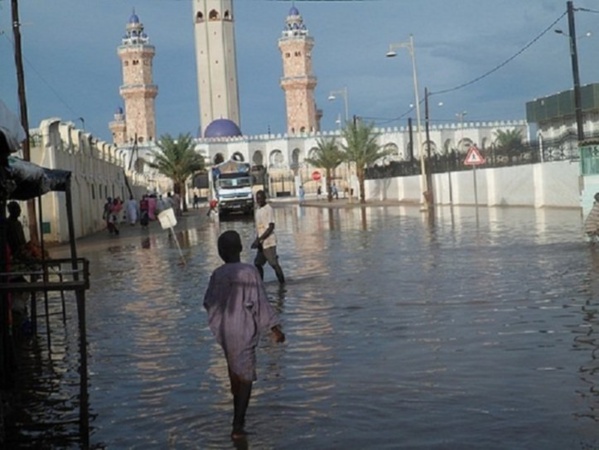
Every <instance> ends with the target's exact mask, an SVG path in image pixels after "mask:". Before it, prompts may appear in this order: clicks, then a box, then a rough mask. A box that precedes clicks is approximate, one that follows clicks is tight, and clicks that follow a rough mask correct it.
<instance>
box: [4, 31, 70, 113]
mask: <svg viewBox="0 0 599 450" xmlns="http://www.w3.org/2000/svg"><path fill="white" fill-rule="evenodd" d="M2 34H3V36H4V37H5V38H6V40H7V41H8V42H10V44H11V45H12V47H13V52H14V51H15V43H14V41H13V40H12V39H11V38H10V37H9V36H8V33H2ZM22 57H23V60H24V61H25V63H27V67H28V68H30V69H31V70H33V71H34V72H35V73H36V75H37V76H38V77H39V79H40V80H42V81H43V82H44V84H45V85H46V86H48V88H49V89H50V91H52V93H53V94H54V95H55V96H56V98H57V99H58V101H60V103H62V104H63V105H64V106H65V107H66V108H67V109H68V110H69V111H70V112H71V113H73V117H79V116H81V114H77V113H76V112H75V111H74V110H73V108H71V106H70V105H69V104H68V103H67V102H66V101H65V100H64V99H63V98H62V97H61V96H60V94H59V93H58V91H57V90H56V89H54V87H53V86H52V85H51V84H50V82H49V81H47V80H46V79H45V78H44V77H43V76H42V74H41V73H40V72H39V71H38V70H37V69H36V68H35V66H34V65H33V64H32V63H31V61H29V60H28V59H27V57H26V56H25V55H22Z"/></svg>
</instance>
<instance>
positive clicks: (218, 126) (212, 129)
mask: <svg viewBox="0 0 599 450" xmlns="http://www.w3.org/2000/svg"><path fill="white" fill-rule="evenodd" d="M235 136H241V130H240V129H239V127H238V126H237V124H236V123H235V122H233V121H232V120H229V119H216V120H215V121H213V122H212V123H211V124H210V125H208V126H207V127H206V130H205V131H204V137H205V138H218V137H235Z"/></svg>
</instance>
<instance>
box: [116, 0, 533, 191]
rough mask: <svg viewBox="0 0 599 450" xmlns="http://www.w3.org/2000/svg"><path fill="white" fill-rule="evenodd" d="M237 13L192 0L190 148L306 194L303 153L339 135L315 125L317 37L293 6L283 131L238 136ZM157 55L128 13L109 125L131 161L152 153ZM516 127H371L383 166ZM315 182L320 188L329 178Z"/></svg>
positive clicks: (286, 38) (347, 183) (340, 181)
mask: <svg viewBox="0 0 599 450" xmlns="http://www.w3.org/2000/svg"><path fill="white" fill-rule="evenodd" d="M235 19H236V16H235V13H234V5H233V0H193V26H194V35H195V51H196V63H197V90H198V95H199V101H198V103H199V112H200V115H199V117H200V127H199V129H200V135H199V136H198V137H197V140H196V150H197V151H198V152H200V153H201V154H202V155H204V157H205V158H206V161H207V163H208V164H213V163H214V162H215V161H220V160H227V159H236V160H242V161H248V162H251V163H252V165H253V166H254V167H255V168H257V169H261V170H265V171H267V172H268V175H269V178H270V180H271V181H273V182H275V185H274V186H272V188H273V189H274V191H275V193H276V192H278V191H282V192H287V193H289V194H291V195H293V194H295V192H297V188H298V186H299V184H305V185H306V188H307V190H308V192H310V191H312V190H313V191H315V190H316V184H317V183H316V182H312V181H311V180H312V177H311V174H312V173H313V172H314V170H316V169H318V168H314V167H311V166H309V165H308V164H307V163H306V162H305V159H306V158H307V157H309V156H310V152H311V151H312V150H313V149H314V148H315V147H316V146H317V141H318V140H319V139H321V138H328V137H335V136H340V131H339V130H330V131H323V130H321V127H320V121H321V118H322V111H321V110H320V109H318V106H317V104H316V101H315V95H314V93H315V89H316V87H317V82H318V79H317V77H316V75H315V73H314V68H313V65H312V51H313V49H314V47H315V43H316V42H315V39H314V37H312V36H311V34H310V32H309V30H308V27H307V25H306V23H305V22H304V18H303V17H302V15H301V14H300V12H299V10H298V8H297V7H296V6H295V5H293V6H292V7H291V8H290V10H289V12H288V14H287V17H286V18H285V25H284V27H283V30H282V32H281V36H280V38H279V40H278V47H279V50H280V54H281V61H282V76H281V79H280V87H281V89H282V90H283V92H284V96H285V104H286V119H287V130H286V132H284V133H275V134H262V135H255V136H249V135H244V134H243V133H242V131H241V130H242V118H241V115H240V108H239V89H238V81H237V76H238V71H237V58H236V50H235ZM155 53H156V49H155V47H154V46H153V45H151V44H150V42H149V38H148V35H147V34H146V33H145V31H144V26H143V24H142V23H141V21H140V19H139V17H138V16H137V14H135V12H134V13H133V14H132V15H131V17H130V18H129V21H128V23H127V26H126V35H125V36H124V37H123V39H122V42H121V45H120V46H119V47H118V55H119V57H120V59H121V63H122V73H123V85H122V86H121V87H120V95H121V97H122V98H123V101H124V110H123V109H121V108H118V109H117V111H116V113H115V115H114V120H113V121H112V122H111V123H110V130H111V132H112V137H113V142H114V144H116V145H117V146H119V147H121V148H128V149H131V150H132V151H131V152H130V158H131V159H132V160H134V164H135V165H138V164H139V165H141V166H143V164H142V162H143V160H144V159H147V158H148V157H150V156H149V152H150V150H151V148H152V147H153V143H154V140H155V139H156V123H155V106H154V100H155V98H156V96H157V94H158V87H157V86H156V85H155V84H154V83H153V78H152V60H153V57H154V55H155ZM514 129H516V130H521V132H522V135H523V136H526V137H529V136H528V127H527V124H526V122H525V121H500V122H476V123H474V122H462V123H456V124H446V125H434V126H432V127H431V129H430V137H429V141H428V142H424V140H422V139H417V141H418V144H419V145H413V143H412V137H413V136H414V135H415V134H416V133H417V131H415V130H413V129H412V128H411V127H408V126H406V127H394V128H381V129H377V130H376V131H377V132H378V133H379V138H378V139H379V143H380V145H381V146H382V147H384V148H386V149H389V150H391V151H392V155H391V156H390V157H387V158H386V161H381V164H385V163H389V162H390V161H402V160H405V159H408V158H409V155H410V149H414V151H413V156H414V157H415V158H419V157H420V152H421V151H422V150H423V149H424V148H426V145H427V144H428V145H430V147H431V150H432V152H433V153H435V152H437V153H442V152H444V151H447V150H448V149H458V150H459V151H463V152H464V153H465V152H466V151H467V150H468V148H469V147H470V146H471V145H473V144H476V145H477V146H478V147H479V148H483V149H484V148H485V146H488V145H491V143H492V142H493V140H494V136H495V133H496V132H497V130H514ZM421 132H422V130H421ZM418 147H420V148H418ZM335 178H336V182H337V185H338V186H339V188H340V190H346V189H347V190H348V191H349V190H350V188H353V187H354V184H355V183H356V182H357V180H355V176H354V174H353V173H352V172H351V170H350V169H349V168H348V167H347V166H344V167H339V168H338V169H337V171H336V174H335ZM319 183H323V184H324V185H325V186H326V183H327V180H324V179H323V180H320V181H319ZM190 187H191V186H190ZM356 191H357V189H356Z"/></svg>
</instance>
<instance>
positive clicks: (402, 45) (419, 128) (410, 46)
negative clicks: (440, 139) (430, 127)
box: [386, 34, 428, 205]
mask: <svg viewBox="0 0 599 450" xmlns="http://www.w3.org/2000/svg"><path fill="white" fill-rule="evenodd" d="M399 48H407V49H408V52H410V57H411V58H412V76H413V78H414V101H415V103H416V128H417V130H416V143H417V145H418V153H419V154H420V172H421V177H420V189H421V191H422V202H424V203H425V205H426V203H427V200H426V198H425V196H424V193H425V192H426V191H428V186H427V182H426V167H425V164H424V152H423V151H422V125H421V122H420V95H419V93H418V91H419V89H418V75H417V73H416V55H415V51H414V36H413V35H411V34H410V40H409V41H408V42H399V43H397V44H389V51H388V52H387V55H386V56H387V58H393V57H395V56H397V53H395V49H399Z"/></svg>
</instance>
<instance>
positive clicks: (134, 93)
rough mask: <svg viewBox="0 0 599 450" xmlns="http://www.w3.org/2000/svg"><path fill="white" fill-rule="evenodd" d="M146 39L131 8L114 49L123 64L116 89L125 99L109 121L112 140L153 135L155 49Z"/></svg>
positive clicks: (139, 139) (126, 141) (129, 140)
mask: <svg viewBox="0 0 599 450" xmlns="http://www.w3.org/2000/svg"><path fill="white" fill-rule="evenodd" d="M149 42H150V40H149V38H148V35H147V34H146V33H145V32H144V26H143V24H142V23H141V22H140V20H139V17H138V16H137V14H135V11H133V13H132V14H131V17H129V21H128V22H127V26H126V34H125V36H123V39H122V41H121V45H120V46H119V47H118V51H117V52H118V55H119V58H120V59H121V64H122V67H123V84H122V85H121V87H120V89H119V92H120V94H121V97H123V100H124V102H125V111H124V112H123V109H122V108H120V107H119V108H118V109H117V111H116V113H115V115H114V121H112V122H111V123H110V125H109V127H110V130H111V132H112V138H113V142H114V143H115V144H117V145H119V146H120V145H126V144H133V142H136V143H138V144H139V143H143V142H148V141H152V140H154V139H156V112H155V106H154V99H155V98H156V96H157V95H158V86H156V85H155V84H154V83H153V76H152V59H153V58H154V54H155V53H156V50H155V48H154V46H153V45H151V44H150V43H149Z"/></svg>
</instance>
